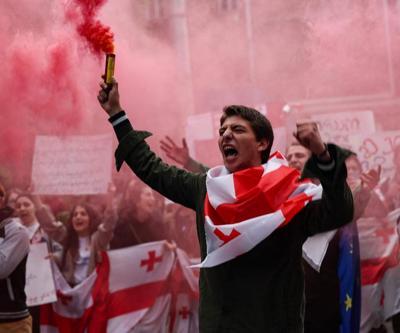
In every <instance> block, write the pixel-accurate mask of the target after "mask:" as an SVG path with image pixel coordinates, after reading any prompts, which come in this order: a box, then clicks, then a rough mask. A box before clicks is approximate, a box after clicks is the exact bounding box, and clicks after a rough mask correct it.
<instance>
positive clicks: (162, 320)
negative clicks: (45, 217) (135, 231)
mask: <svg viewBox="0 0 400 333" xmlns="http://www.w3.org/2000/svg"><path fill="white" fill-rule="evenodd" d="M164 244H165V242H153V243H146V244H143V245H139V246H134V247H129V248H125V249H120V250H114V251H109V252H107V253H106V252H105V253H103V261H102V263H101V265H99V267H98V269H97V271H96V272H93V273H92V274H91V275H90V276H89V277H88V278H87V279H86V280H84V281H83V282H82V283H81V284H79V285H77V286H76V287H74V288H70V287H69V286H68V284H67V282H66V281H65V279H64V278H63V277H62V275H61V274H60V272H59V271H58V269H57V268H56V267H55V270H54V272H55V283H56V286H57V290H59V292H58V295H59V298H58V301H57V302H56V303H54V304H51V305H49V307H46V308H45V307H43V309H44V310H43V311H42V312H43V315H42V316H41V327H42V330H43V332H45V333H64V332H65V333H66V332H74V333H83V332H88V333H91V332H93V333H106V332H107V333H114V332H115V333H117V332H143V333H144V332H149V333H150V332H154V333H157V332H160V333H162V332H166V331H165V328H166V327H168V323H167V321H168V314H169V307H170V295H169V291H168V288H169V280H168V278H169V275H170V272H171V269H172V267H173V265H174V260H175V254H174V252H172V251H171V250H169V249H167V247H166V246H164Z"/></svg>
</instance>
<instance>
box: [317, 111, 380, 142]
mask: <svg viewBox="0 0 400 333" xmlns="http://www.w3.org/2000/svg"><path fill="white" fill-rule="evenodd" d="M312 120H314V121H316V122H317V123H318V126H319V130H320V132H321V135H322V137H323V139H324V140H325V141H326V142H332V143H336V144H338V145H341V146H343V147H346V148H349V147H350V146H351V144H350V138H349V136H350V135H354V134H358V133H373V132H375V121H374V115H373V113H372V111H361V112H353V113H349V112H342V113H330V114H321V115H313V116H312Z"/></svg>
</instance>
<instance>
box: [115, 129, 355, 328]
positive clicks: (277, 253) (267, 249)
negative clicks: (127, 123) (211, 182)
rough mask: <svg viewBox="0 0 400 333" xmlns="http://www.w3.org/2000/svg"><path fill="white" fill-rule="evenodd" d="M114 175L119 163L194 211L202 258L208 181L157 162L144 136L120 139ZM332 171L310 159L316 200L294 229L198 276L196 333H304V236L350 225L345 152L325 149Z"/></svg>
mask: <svg viewBox="0 0 400 333" xmlns="http://www.w3.org/2000/svg"><path fill="white" fill-rule="evenodd" d="M116 131H117V135H118V137H119V138H122V139H120V144H119V147H118V149H117V151H116V162H117V169H119V168H120V167H121V165H122V163H123V162H124V161H126V162H127V163H128V165H129V166H130V167H131V169H132V170H133V171H134V172H135V173H136V175H137V176H138V177H139V178H140V179H142V181H144V182H145V183H146V184H148V185H149V186H150V187H152V188H153V189H155V190H156V191H158V192H160V193H161V194H162V195H164V196H166V197H167V198H169V199H170V200H172V201H174V202H177V203H180V204H182V205H184V206H186V207H188V208H191V209H193V210H195V211H196V221H197V233H198V239H199V242H200V249H201V257H202V259H204V258H205V256H206V253H207V251H206V240H205V231H204V199H205V195H206V185H205V181H206V175H205V174H193V173H190V172H187V171H185V170H182V169H179V168H176V167H174V166H169V165H167V164H165V163H163V162H162V161H161V159H160V158H158V157H157V156H156V155H155V154H154V153H153V152H152V151H151V150H150V148H149V146H148V145H147V144H146V142H145V141H144V139H145V138H146V137H148V136H150V135H151V134H150V133H148V132H139V131H135V130H131V131H129V132H128V133H127V134H125V135H123V136H122V135H121V133H118V128H116ZM329 151H330V153H331V155H332V156H333V158H334V160H335V168H334V169H333V170H331V171H329V172H327V171H322V170H321V169H320V168H319V167H318V166H317V160H316V158H315V157H312V158H311V159H310V160H309V161H308V163H307V165H306V168H307V169H308V170H309V171H310V172H311V173H312V174H313V175H314V177H315V178H318V179H320V181H321V184H322V186H323V188H324V193H323V196H322V199H321V200H318V201H313V202H311V203H310V204H308V205H307V206H306V207H305V208H304V209H303V210H302V211H300V212H299V213H298V214H297V215H296V216H295V217H294V219H293V221H292V222H291V223H289V224H288V225H287V226H285V227H283V228H279V229H277V230H276V231H275V232H273V233H272V234H271V235H270V236H269V237H268V238H266V239H265V240H264V241H262V242H261V243H260V244H258V245H257V246H256V247H255V248H254V249H253V250H251V251H249V252H247V253H246V254H243V255H241V256H239V257H237V258H236V259H234V260H231V261H229V262H226V263H224V264H221V265H219V266H216V267H212V268H206V269H202V270H201V272H200V331H201V332H207V333H224V332H229V333H234V332H240V333H252V332H257V333H258V332H263V333H266V332H271V333H272V332H274V333H275V332H279V333H290V332H296V333H297V332H302V331H303V317H304V297H303V294H304V277H303V269H302V263H301V262H302V261H301V260H302V245H303V242H304V241H305V240H306V239H307V237H308V236H311V235H313V234H316V233H319V232H323V231H327V230H331V229H336V228H338V227H340V226H341V225H344V224H346V223H347V222H350V221H351V220H352V217H353V201H352V196H351V192H350V190H349V188H348V186H347V184H346V168H345V164H344V160H345V157H346V156H345V155H346V154H345V153H344V151H342V150H341V149H340V148H339V147H337V146H334V145H329Z"/></svg>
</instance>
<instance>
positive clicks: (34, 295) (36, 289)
mask: <svg viewBox="0 0 400 333" xmlns="http://www.w3.org/2000/svg"><path fill="white" fill-rule="evenodd" d="M47 256H48V251H47V244H46V243H38V244H31V245H30V251H29V255H28V261H27V263H26V284H25V293H26V302H27V304H28V306H34V305H40V304H47V303H52V302H55V301H56V300H57V295H56V289H55V286H54V280H53V274H52V270H51V263H50V260H49V259H46V257H47Z"/></svg>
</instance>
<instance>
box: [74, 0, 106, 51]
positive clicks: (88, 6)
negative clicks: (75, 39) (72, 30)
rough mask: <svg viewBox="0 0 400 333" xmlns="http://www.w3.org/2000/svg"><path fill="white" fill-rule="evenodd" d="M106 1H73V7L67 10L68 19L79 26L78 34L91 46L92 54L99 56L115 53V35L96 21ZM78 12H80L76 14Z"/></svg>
mask: <svg viewBox="0 0 400 333" xmlns="http://www.w3.org/2000/svg"><path fill="white" fill-rule="evenodd" d="M105 2H106V0H73V1H72V4H71V5H72V6H73V5H75V6H74V7H75V8H73V9H72V6H71V8H70V9H69V10H67V15H66V16H67V19H69V20H71V21H73V22H74V23H75V24H77V28H76V29H77V32H78V34H79V35H80V36H81V37H83V38H84V39H85V40H86V42H87V43H88V45H89V48H90V50H91V51H92V52H94V53H95V54H97V55H99V56H100V55H101V54H102V53H112V52H114V43H113V42H114V34H113V33H112V32H111V29H110V27H107V26H105V25H103V24H102V23H101V22H100V21H99V20H96V19H95V17H96V15H97V12H98V10H99V9H100V7H101V6H103V5H104V3H105ZM77 10H78V12H76V11H77Z"/></svg>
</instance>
